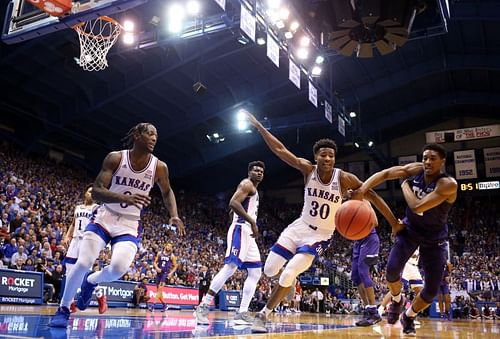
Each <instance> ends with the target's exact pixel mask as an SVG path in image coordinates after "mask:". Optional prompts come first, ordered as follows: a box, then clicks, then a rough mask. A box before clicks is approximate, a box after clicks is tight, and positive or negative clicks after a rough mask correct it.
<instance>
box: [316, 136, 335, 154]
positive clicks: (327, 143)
mask: <svg viewBox="0 0 500 339" xmlns="http://www.w3.org/2000/svg"><path fill="white" fill-rule="evenodd" d="M325 147H326V148H332V149H333V150H334V151H335V155H337V144H336V143H335V141H333V140H332V139H328V138H325V139H319V140H318V141H316V143H315V144H314V146H313V153H314V155H316V153H318V151H319V150H320V149H321V148H325Z"/></svg>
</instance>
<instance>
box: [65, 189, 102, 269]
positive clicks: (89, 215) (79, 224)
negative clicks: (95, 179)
mask: <svg viewBox="0 0 500 339" xmlns="http://www.w3.org/2000/svg"><path fill="white" fill-rule="evenodd" d="M83 199H84V200H83V204H80V205H76V206H75V212H74V213H73V222H72V223H71V226H70V227H69V228H68V231H67V232H66V235H65V236H64V238H63V245H64V246H68V244H69V248H68V252H67V253H66V256H65V257H64V265H65V267H66V275H67V274H69V272H70V271H71V268H72V267H73V265H74V264H75V263H76V259H77V258H78V251H79V248H80V242H81V240H82V239H83V233H84V232H85V228H86V227H87V225H88V224H89V223H90V222H91V220H93V217H94V213H95V212H96V209H97V206H98V205H97V204H96V203H94V201H93V200H92V185H88V186H87V187H86V188H85V194H84V198H83Z"/></svg>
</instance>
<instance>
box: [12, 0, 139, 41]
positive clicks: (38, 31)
mask: <svg viewBox="0 0 500 339" xmlns="http://www.w3.org/2000/svg"><path fill="white" fill-rule="evenodd" d="M147 1H148V0H80V1H78V2H73V8H72V10H71V12H70V13H68V14H66V15H64V16H62V17H53V16H50V15H48V14H47V13H45V12H43V11H41V10H39V9H38V8H36V7H35V6H33V5H31V4H30V3H29V2H28V1H26V0H10V3H9V4H8V6H7V11H6V14H5V21H4V27H3V29H2V41H3V42H5V43H7V44H15V43H19V42H22V41H27V40H30V39H34V38H37V37H39V36H42V35H46V34H49V33H53V32H55V31H58V30H61V29H67V28H71V27H73V26H74V25H76V24H79V23H81V22H84V21H88V20H91V19H96V18H98V17H100V16H103V15H112V14H113V13H118V12H122V11H125V10H127V9H130V8H133V7H136V6H139V5H141V4H143V3H146V2H147Z"/></svg>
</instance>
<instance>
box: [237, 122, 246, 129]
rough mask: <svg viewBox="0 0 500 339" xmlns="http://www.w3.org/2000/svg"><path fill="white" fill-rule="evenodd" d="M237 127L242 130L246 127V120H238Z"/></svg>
mask: <svg viewBox="0 0 500 339" xmlns="http://www.w3.org/2000/svg"><path fill="white" fill-rule="evenodd" d="M237 127H238V130H239V131H244V130H246V129H247V128H248V122H246V121H245V120H240V121H238V125H237Z"/></svg>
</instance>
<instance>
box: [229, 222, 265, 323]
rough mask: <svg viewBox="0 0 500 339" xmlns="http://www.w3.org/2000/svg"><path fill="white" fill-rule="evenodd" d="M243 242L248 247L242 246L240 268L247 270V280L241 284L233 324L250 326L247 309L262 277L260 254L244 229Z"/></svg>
mask: <svg viewBox="0 0 500 339" xmlns="http://www.w3.org/2000/svg"><path fill="white" fill-rule="evenodd" d="M243 231H244V237H243V239H244V241H245V243H248V246H242V250H241V253H240V258H242V261H243V262H242V265H241V268H246V269H247V278H246V279H245V282H244V284H243V293H242V298H241V303H240V308H239V310H238V314H237V315H236V316H235V319H234V322H235V323H237V324H238V323H240V324H244V325H246V324H251V323H252V321H253V318H252V317H250V315H249V314H248V307H249V306H250V302H251V301H252V298H253V296H254V294H255V289H256V288H257V283H258V282H259V279H260V276H261V275H262V262H261V261H260V252H259V247H258V246H257V243H256V242H255V239H254V238H252V237H251V233H250V232H251V230H250V229H244V230H243Z"/></svg>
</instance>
